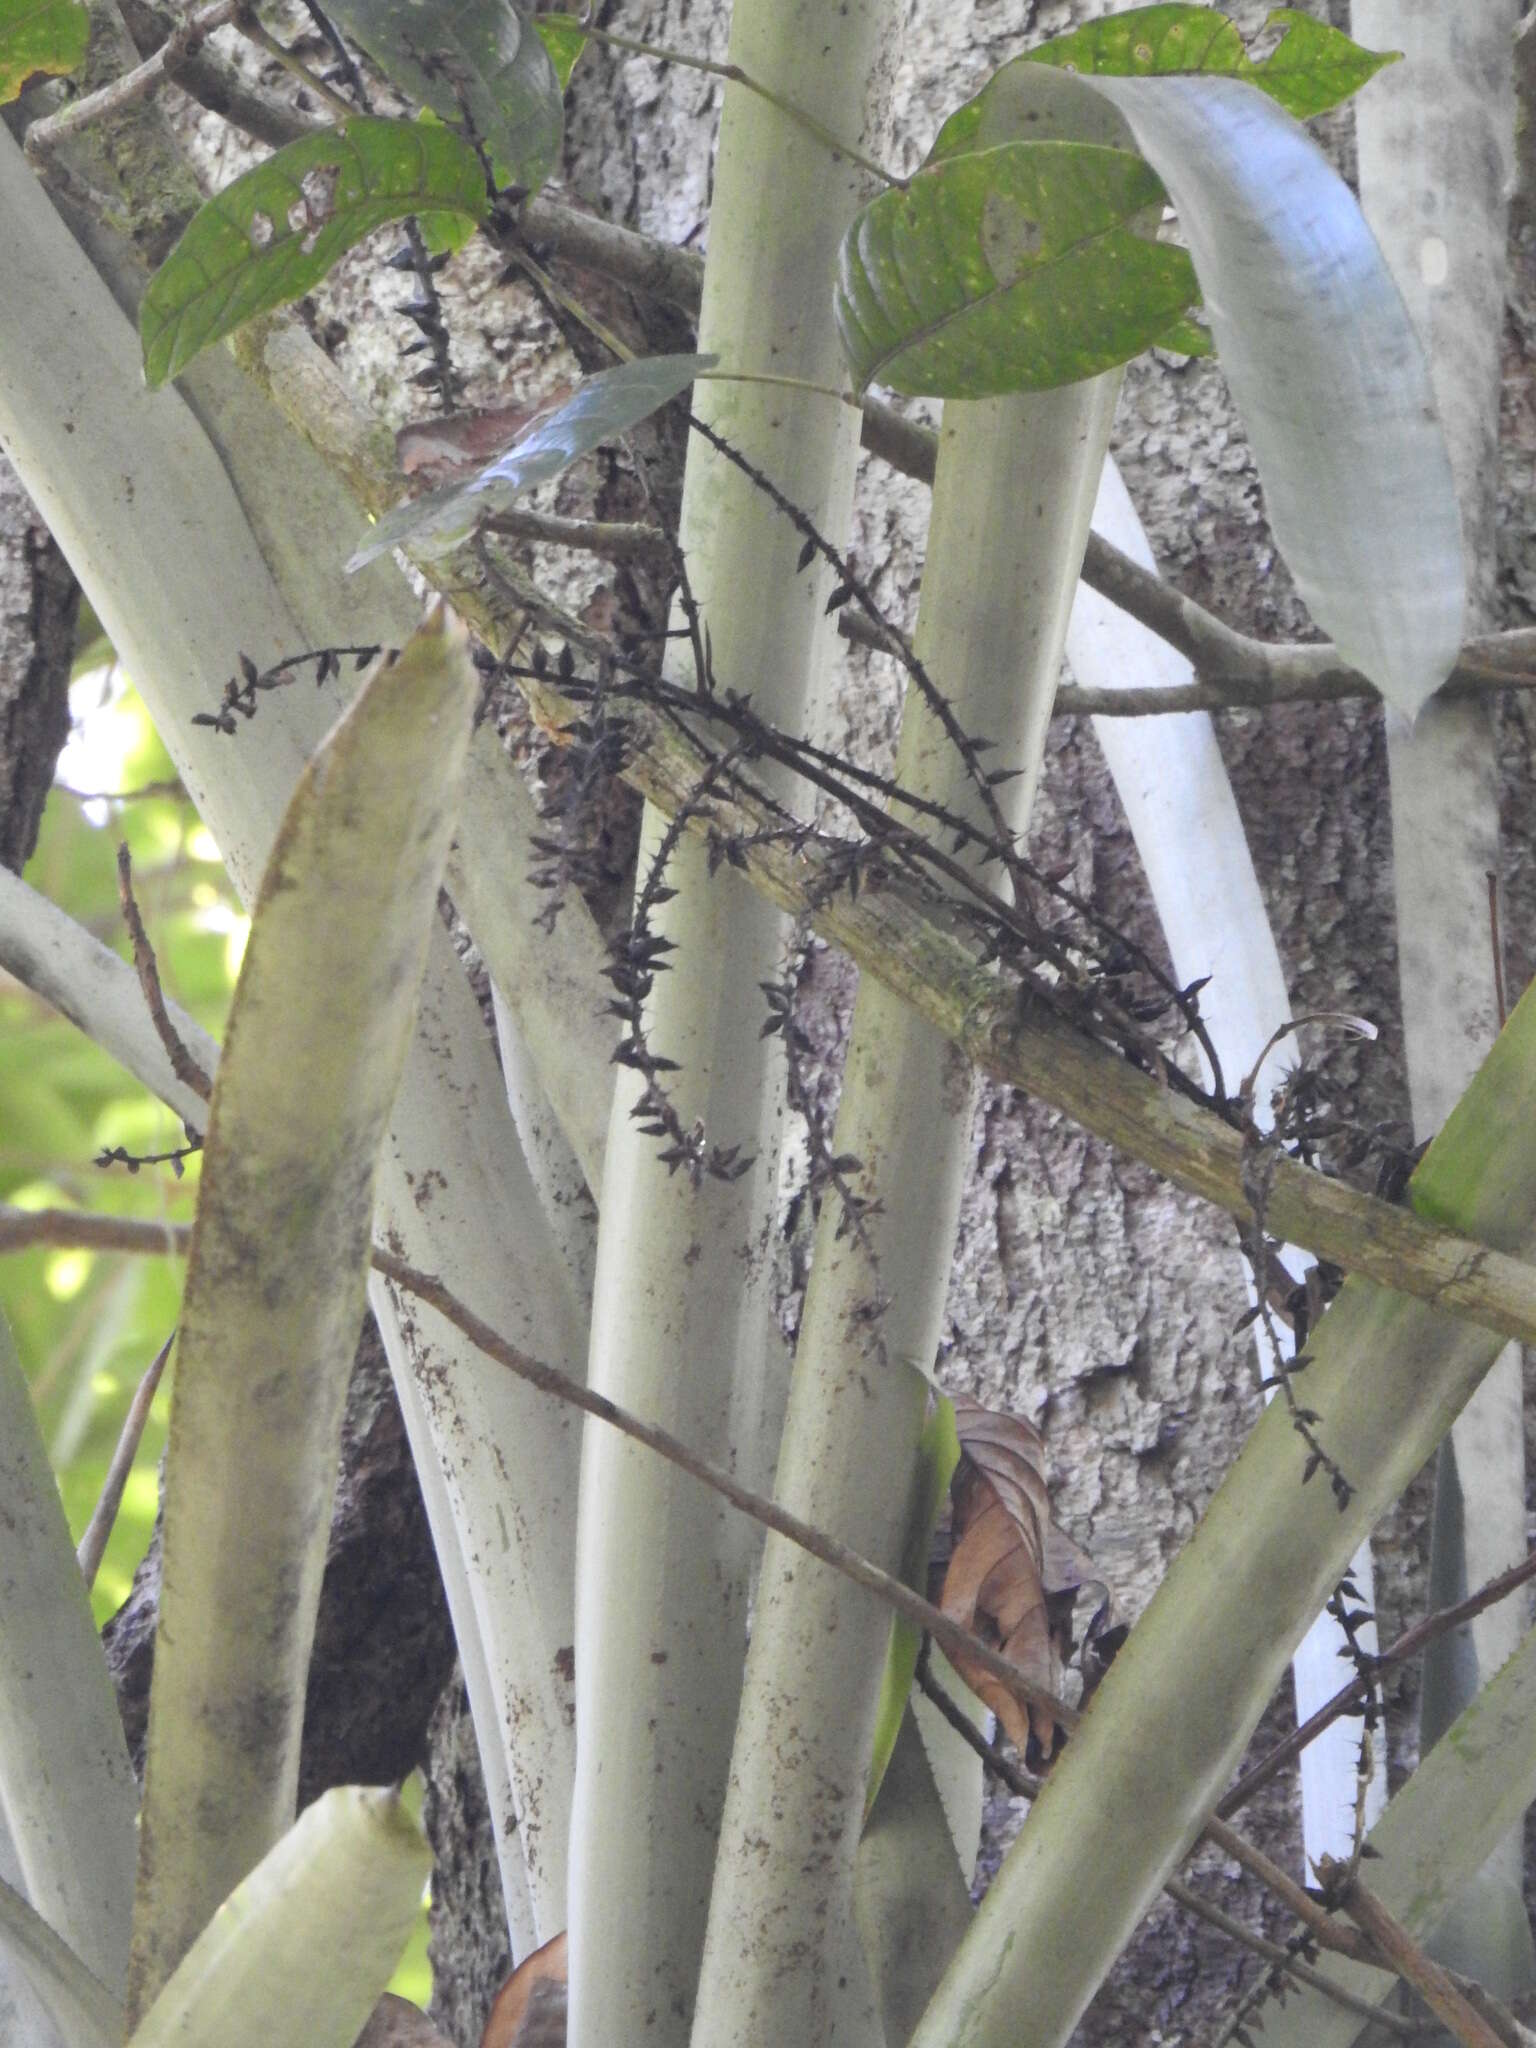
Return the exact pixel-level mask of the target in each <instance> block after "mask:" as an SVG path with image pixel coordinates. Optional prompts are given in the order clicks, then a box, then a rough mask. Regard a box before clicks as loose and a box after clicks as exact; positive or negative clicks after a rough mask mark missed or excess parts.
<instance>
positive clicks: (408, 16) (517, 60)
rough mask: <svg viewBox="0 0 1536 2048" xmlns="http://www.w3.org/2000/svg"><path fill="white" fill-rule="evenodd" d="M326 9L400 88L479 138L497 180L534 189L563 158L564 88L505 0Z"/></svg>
mask: <svg viewBox="0 0 1536 2048" xmlns="http://www.w3.org/2000/svg"><path fill="white" fill-rule="evenodd" d="M328 12H329V13H330V14H331V15H332V16H333V17H334V18H335V20H336V21H337V22H338V23H339V24H340V25H341V27H342V28H344V29H345V30H346V32H347V34H348V35H349V36H351V37H352V38H353V39H354V41H356V42H359V43H361V44H362V46H363V48H364V49H365V50H366V51H367V52H368V54H369V56H370V57H372V58H373V60H374V62H375V63H376V64H377V65H378V66H379V69H380V70H381V71H382V72H383V73H384V74H385V76H386V77H387V78H389V79H390V80H391V81H392V83H393V84H395V85H397V86H399V87H400V89H401V91H402V92H406V93H409V94H410V96H411V97H412V99H416V100H419V101H420V102H421V104H422V105H423V106H425V107H430V108H431V109H432V111H433V112H434V113H435V114H437V115H439V116H441V118H442V119H443V120H444V121H446V122H448V123H450V124H451V125H452V126H454V127H455V128H462V129H464V130H465V131H466V133H467V135H468V137H469V139H470V140H472V141H475V142H480V143H483V144H484V145H485V147H486V148H487V149H488V150H489V151H490V153H491V156H492V158H493V160H494V162H495V165H496V172H497V176H498V178H502V179H505V180H506V181H508V182H509V183H511V184H514V185H524V186H527V187H528V188H529V190H533V189H535V188H536V187H538V186H540V185H542V184H543V182H544V180H545V179H546V178H547V177H548V176H549V174H550V172H551V171H552V170H553V169H554V167H555V165H556V164H557V163H558V162H559V161H560V145H561V142H562V139H563V136H564V123H565V109H564V101H563V92H564V84H563V81H562V79H561V78H560V76H559V74H558V73H557V71H556V69H555V65H554V62H553V60H552V59H551V56H550V53H549V49H548V46H547V45H546V43H545V41H544V39H543V37H542V36H538V35H535V34H533V33H532V31H531V29H530V26H529V24H528V22H527V21H526V20H525V18H524V16H523V15H522V13H521V12H520V11H519V9H517V8H516V7H514V6H513V5H512V0H337V4H336V5H335V6H333V7H331V8H329V9H328ZM574 61H575V60H574V58H573V59H572V62H574Z"/></svg>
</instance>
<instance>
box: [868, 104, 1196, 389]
mask: <svg viewBox="0 0 1536 2048" xmlns="http://www.w3.org/2000/svg"><path fill="white" fill-rule="evenodd" d="M1163 197H1164V195H1163V188H1162V186H1161V185H1160V184H1159V182H1158V179H1157V177H1156V174H1155V173H1154V172H1153V171H1152V170H1151V169H1150V168H1149V167H1148V165H1146V164H1145V163H1143V162H1142V160H1141V158H1140V157H1138V156H1136V155H1135V154H1134V153H1133V152H1131V151H1130V150H1126V149H1110V148H1106V147H1103V146H1102V145H1100V144H1098V143H1088V142H1054V141H1053V142H1007V143H1004V144H1003V145H1002V146H1001V147H999V148H996V149H985V150H980V151H976V152H973V153H971V154H968V155H963V156H955V157H951V158H948V159H946V160H945V161H943V162H941V163H936V164H933V165H930V166H929V167H928V168H926V169H924V170H921V171H919V172H918V174H917V176H916V177H915V178H913V180H912V182H911V184H910V185H908V186H906V187H905V188H904V189H897V190H893V191H889V192H883V193H881V195H880V197H879V198H878V199H876V200H874V201H873V202H872V203H871V204H870V205H869V206H867V207H865V209H864V211H863V212H862V213H861V214H860V215H859V217H858V219H857V220H856V221H855V222H854V224H853V226H852V227H851V228H850V229H849V231H848V234H847V236H846V237H845V239H844V241H843V246H842V250H841V253H840V257H839V262H838V278H837V287H836V296H835V310H836V315H837V323H838V330H839V333H840V334H841V336H842V340H843V347H844V351H845V353H846V354H847V357H848V361H849V364H850V365H851V367H852V369H853V373H854V378H855V380H856V382H857V383H858V385H859V387H860V388H861V389H862V388H863V387H864V386H865V385H867V384H869V383H871V382H873V381H874V380H875V379H877V378H878V379H879V380H880V381H881V382H882V383H885V384H889V385H890V386H891V387H892V388H893V389H894V390H896V391H903V392H908V393H911V394H913V395H917V394H921V393H932V394H935V395H938V396H940V397H944V398H990V397H996V396H998V395H999V394H1001V393H1003V392H1009V391H1042V390H1049V389H1051V388H1053V387H1055V386H1057V385H1061V384H1071V383H1075V382H1076V381H1077V380H1078V379H1079V378H1083V377H1092V376H1096V375H1097V374H1098V373H1099V372H1100V371H1101V370H1108V369H1112V368H1113V367H1114V366H1115V365H1116V364H1117V363H1123V362H1127V361H1129V359H1130V358H1131V357H1132V356H1135V355H1139V354H1140V353H1141V351H1142V350H1143V349H1144V348H1147V347H1150V345H1151V344H1152V343H1153V342H1154V341H1156V340H1157V339H1158V338H1159V336H1161V335H1162V334H1163V333H1164V331H1165V330H1166V329H1168V328H1169V327H1170V326H1171V325H1172V324H1173V323H1174V322H1175V321H1176V320H1178V319H1179V318H1180V317H1181V316H1182V315H1183V314H1184V313H1185V312H1186V310H1187V309H1188V308H1189V307H1190V306H1192V305H1193V304H1195V302H1196V301H1197V300H1198V298H1199V296H1200V288H1199V285H1198V284H1197V282H1196V279H1195V273H1194V268H1193V266H1192V264H1191V263H1190V260H1189V257H1188V256H1187V255H1186V254H1185V252H1184V251H1183V250H1182V249H1176V248H1173V247H1171V246H1169V245H1167V244H1165V243H1161V242H1155V241H1150V240H1148V239H1147V237H1146V235H1145V233H1143V232H1139V230H1140V229H1143V228H1144V227H1145V225H1146V217H1147V214H1148V209H1149V208H1160V207H1161V206H1162V203H1163ZM1154 217H1155V216H1154Z"/></svg>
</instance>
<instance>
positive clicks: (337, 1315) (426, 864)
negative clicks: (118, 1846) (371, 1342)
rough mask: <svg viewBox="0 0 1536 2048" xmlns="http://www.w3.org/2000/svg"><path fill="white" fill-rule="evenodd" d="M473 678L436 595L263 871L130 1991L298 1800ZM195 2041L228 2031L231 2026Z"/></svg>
mask: <svg viewBox="0 0 1536 2048" xmlns="http://www.w3.org/2000/svg"><path fill="white" fill-rule="evenodd" d="M478 689H479V685H478V682H477V679H476V675H475V671H474V666H473V664H472V663H471V661H470V659H469V653H468V647H467V640H466V635H465V634H464V631H463V629H462V628H460V627H457V626H454V625H451V624H449V623H448V622H447V620H446V617H445V615H444V614H443V613H442V612H441V611H439V612H438V613H437V614H435V615H434V617H433V618H432V619H429V620H428V622H427V624H426V625H425V626H423V627H422V629H421V630H420V631H419V632H418V633H417V634H415V635H414V637H413V638H412V639H411V640H410V642H409V643H408V644H407V646H406V648H405V650H404V652H403V653H402V654H401V655H400V657H399V659H398V660H397V661H394V662H390V661H389V659H388V658H387V657H386V658H384V659H382V660H381V661H380V662H378V663H377V664H376V665H375V667H374V669H373V671H372V673H371V674H370V675H369V677H368V679H367V680H366V681H365V682H364V684H363V687H362V689H361V691H360V693H359V695H358V696H357V697H356V698H355V699H354V701H353V703H352V705H351V706H350V707H349V709H348V710H347V711H346V712H345V713H344V715H343V716H342V717H341V719H340V720H339V721H338V722H337V724H336V725H335V726H334V727H333V728H332V730H331V731H330V733H329V734H327V736H326V738H325V740H324V741H323V742H322V744H321V746H320V748H319V750H318V751H317V752H316V754H315V755H314V756H313V758H312V759H311V760H310V762H309V763H308V765H307V766H306V768H305V770H304V773H303V774H302V776H301V777H300V778H299V782H298V786H297V788H296V790H295V792H294V795H293V797H292V799H291V801H290V803H289V805H288V810H287V813H286V815H285V817H284V819H283V822H282V824H281V826H280V828H279V830H278V834H277V839H276V843H275V845H274V847H273V849H272V853H271V855H270V857H269V859H268V862H267V867H266V872H265V874H264V876H263V878H262V884H261V891H260V895H259V897H258V900H257V904H256V911H255V915H254V918H253V920H252V924H251V935H250V941H249V943H248V945H247V947H246V953H245V960H244V963H243V965H242V967H241V970H240V981H239V985H238V987H237V988H236V990H235V1000H234V1005H233V1008H232V1009H231V1012H230V1018H229V1026H228V1030H227V1032H226V1034H225V1041H224V1050H223V1054H222V1056H221V1058H220V1061H219V1069H218V1077H217V1080H216V1081H215V1083H214V1093H213V1101H212V1104H211V1106H210V1110H209V1123H208V1136H207V1145H206V1149H205V1151H204V1153H203V1171H202V1184H201V1188H200V1190H199V1198H198V1207H197V1220H196V1224H195V1226H194V1230H193V1238H192V1252H191V1257H190V1260H189V1262H188V1267H187V1280H186V1291H185V1295H184V1298H183V1303H182V1314H181V1321H180V1325H179V1334H178V1338H177V1349H176V1362H175V1373H174V1385H173V1388H172V1394H171V1430H170V1447H169V1451H168V1455H167V1460H166V1476H165V1488H164V1503H165V1515H164V1577H163V1584H162V1590H161V1603H162V1604H161V1614H162V1616H164V1617H165V1618H166V1619H165V1626H164V1628H163V1629H162V1631H161V1633H160V1635H159V1636H158V1638H157V1646H156V1651H155V1682H154V1688H153V1696H152V1698H151V1702H150V1713H149V1740H148V1764H147V1786H148V1789H147V1791H146V1794H145V1803H144V1821H143V1837H144V1840H145V1841H146V1842H148V1843H152V1844H153V1853H152V1854H146V1856H145V1858H144V1862H143V1865H142V1869H141V1883H140V1885H139V1889H138V1893H137V1897H136V1900H135V1911H136V1921H135V1942H136V1946H135V1950H134V1960H133V1970H132V1977H131V1983H132V1985H133V1988H134V1991H135V1993H136V1995H137V1996H138V1998H139V1999H140V2000H143V1999H145V1998H147V1997H149V1996H151V1995H153V1994H154V1993H155V1992H157V1991H158V1990H159V1989H160V1987H161V1986H162V1984H163V1983H164V1981H165V1979H166V1978H167V1977H168V1976H169V1975H170V1972H171V1971H172V1970H173V1969H174V1968H175V1966H176V1965H177V1964H178V1963H179V1962H180V1961H181V1959H182V1957H183V1956H184V1955H185V1954H186V1952H187V1950H188V1948H189V1947H190V1946H191V1944H192V1942H193V1940H194V1939H195V1938H196V1936H197V1935H198V1933H199V1931H200V1930H201V1929H202V1928H203V1927H204V1926H206V1924H207V1922H208V1920H209V1918H210V1916H211V1915H212V1914H213V1913H214V1912H215V1910H216V1909H217V1908H218V1906H219V1903H220V1901H221V1900H223V1899H225V1898H226V1897H227V1895H228V1894H229V1893H230V1892H232V1891H233V1890H234V1888H235V1886H236V1885H237V1884H239V1883H240V1881H241V1880H242V1879H243V1878H244V1877H245V1876H246V1874H247V1873H248V1872H249V1871H250V1870H252V1869H253V1867H254V1866H255V1865H256V1864H257V1863H258V1862H259V1861H260V1859H261V1858H262V1857H263V1856H265V1855H266V1854H267V1852H268V1851H269V1850H270V1849H271V1848H272V1847H273V1845H274V1843H276V1842H277V1841H278V1839H279V1837H280V1836H281V1835H282V1833H283V1831H284V1829H285V1828H286V1827H287V1826H288V1825H289V1823H290V1822H291V1820H292V1818H293V1802H294V1794H295V1789H296V1785H297V1773H298V1741H299V1732H300V1724H301V1721H302V1716H303V1708H304V1680H305V1673H306V1670H307V1668H308V1661H309V1650H310V1642H311V1637H312V1634H313V1630H314V1619H315V1605H316V1601H317V1600H318V1597H319V1591H320V1577H321V1572H322V1569H323V1566H324V1561H325V1547H326V1540H327V1534H328V1531H329V1528H330V1503H331V1494H332V1490H333V1487H334V1483H335V1472H336V1447H337V1444H338V1442H339V1439H340V1430H341V1415H342V1406H343V1403H344V1401H345V1397H346V1389H347V1381H348V1378H349V1375H350V1372H351V1366H352V1358H353V1353H354V1351H355V1350H356V1346H357V1332H358V1329H359V1327H360V1325H361V1322H362V1318H363V1313H364V1306H365V1294H366V1287H367V1277H368V1253H369V1241H370V1237H371V1232H372V1222H373V1201H374V1180H375V1173H376V1168H377V1161H378V1155H379V1150H380V1147H381V1146H382V1144H383V1141H384V1134H385V1130H386V1127H387V1125H388V1121H389V1115H390V1110H391V1108H392V1106H393V1103H394V1099H395V1093H396V1090H397V1088H398V1086H399V1081H400V1073H401V1069H402V1067H403V1065H404V1061H405V1055H406V1049H407V1046H408V1044H409V1042H410V1039H411V1035H412V1029H413V1023H414V1019H415V1014H416V999H417V992H418V989H419V987H420V982H421V975H422V969H423V965H424V962H425V959H426V952H427V943H428V938H429V936H430V933H431V931H432V928H433V925H434V922H435V919H436V915H437V911H436V905H437V896H438V888H439V884H440V882H441V878H442V872H443V864H444V861H445V860H446V858H447V853H448V842H449V839H450V837H451V835H452V831H453V825H454V820H455V817H456V805H457V795H458V788H459V783H460V780H461V776H462V770H463V764H464V756H465V752H466V749H467V746H468V740H469V730H470V723H471V717H472V713H473V708H474V703H475V699H476V696H477V694H478ZM236 1613H238V1614H239V1616H240V1625H239V1627H238V1628H231V1627H229V1626H228V1620H229V1617H230V1616H231V1615H233V1614H236ZM408 1925H409V1922H407V1926H408ZM403 1940H404V1933H403V1932H402V1935H401V1941H402V1942H403ZM337 1954H338V1955H339V1954H340V1946H338V1950H337ZM395 1954H398V1946H397V1948H396V1950H395ZM394 1959H395V1957H394V1954H392V1955H391V1956H390V1957H389V1960H388V1963H387V1964H386V1965H385V1968H384V1976H383V1978H381V1980H380V1982H379V1985H378V1986H377V1987H376V1992H377V1990H380V1989H382V1988H383V1982H384V1981H385V1980H386V1979H387V1978H388V1974H389V1968H390V1967H392V1965H393V1962H394ZM275 1974H284V1973H281V1972H279V1973H275ZM376 1992H375V1995H376ZM364 2015H366V2008H365V2009H364ZM360 2025H361V2018H359V2020H358V2021H357V2022H356V2023H355V2025H354V2032H355V2030H356V2026H360ZM301 2037H302V2038H303V2039H305V2040H306V2041H316V2042H317V2041H318V2039H319V2036H318V2034H313V2033H307V2032H305V2031H304V2030H303V2029H299V2030H298V2031H297V2032H295V2031H294V2030H293V2029H291V2028H288V2027H276V2028H274V2030H273V2032H272V2034H271V2036H270V2037H269V2038H270V2039H272V2040H274V2041H287V2040H290V2039H297V2038H301ZM170 2038H173V2039H175V2038H182V2037H178V2036H175V2035H172V2036H171V2037H170ZM185 2038H187V2039H194V2038H195V2039H198V2040H208V2041H215V2040H216V2041H219V2042H220V2043H221V2044H224V2048H227V2044H228V2043H229V2042H230V2041H231V2040H232V2039H233V2038H234V2037H233V2036H232V2035H231V2034H230V2033H228V2032H224V2031H220V2030H218V2029H211V2030H209V2031H206V2032H200V2031H198V2030H195V2029H193V2030H191V2031H190V2032H189V2033H188V2035H187V2036H186V2037H185ZM351 2039H352V2036H350V2035H349V2036H347V2037H346V2040H347V2042H350V2040H351Z"/></svg>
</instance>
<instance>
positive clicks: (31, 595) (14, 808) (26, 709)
mask: <svg viewBox="0 0 1536 2048" xmlns="http://www.w3.org/2000/svg"><path fill="white" fill-rule="evenodd" d="M79 602H80V592H79V588H78V586H77V585H76V583H75V579H74V577H73V576H72V575H71V574H70V571H69V565H68V564H67V563H66V561H65V560H64V557H63V556H62V555H61V554H60V553H59V550H58V548H57V547H56V546H55V545H54V542H53V539H52V537H51V536H50V534H49V532H48V529H47V528H46V527H45V526H44V525H43V523H42V521H41V520H40V519H39V518H38V516H37V514H36V512H35V511H34V510H33V508H32V501H31V499H30V498H29V497H28V496H27V494H26V492H25V491H24V490H23V489H22V488H21V485H20V484H19V483H18V482H17V481H16V475H15V472H14V471H13V470H12V468H11V466H10V464H9V463H8V462H7V461H6V460H5V458H4V456H3V455H0V861H3V862H4V864H5V866H6V867H8V868H12V869H14V870H15V872H16V873H17V874H20V872H21V870H22V868H23V867H24V866H25V865H26V862H27V860H28V858H29V856H30V855H31V852H32V849H33V847H34V846H35V845H36V844H37V828H38V825H39V824H40V823H41V821H42V815H43V803H44V800H45V798H46V797H47V795H48V789H49V785H50V784H51V783H52V781H53V769H54V763H55V762H56V761H57V760H58V758H59V751H60V749H61V748H62V747H63V745H64V742H65V740H66V739H67V738H68V737H69V668H70V660H71V657H72V654H73V651H74V637H75V613H76V611H77V609H78V607H79Z"/></svg>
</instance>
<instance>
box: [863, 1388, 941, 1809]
mask: <svg viewBox="0 0 1536 2048" xmlns="http://www.w3.org/2000/svg"><path fill="white" fill-rule="evenodd" d="M909 1370H914V1371H915V1370H916V1368H915V1367H911V1368H909ZM959 1462H960V1437H959V1433H958V1431H957V1430H956V1428H955V1406H954V1403H953V1402H952V1401H951V1400H949V1399H948V1397H947V1396H945V1395H943V1394H939V1393H935V1395H934V1402H933V1407H932V1409H931V1410H930V1412H929V1416H928V1420H927V1421H926V1422H925V1423H924V1424H923V1433H922V1436H921V1437H920V1438H919V1440H918V1446H917V1490H916V1497H915V1500H914V1503H913V1509H912V1519H911V1521H910V1522H909V1523H908V1525H907V1542H906V1548H905V1550H904V1551H903V1552H902V1559H901V1576H902V1580H903V1582H904V1583H905V1584H906V1585H909V1586H911V1587H912V1588H913V1589H914V1591H916V1592H922V1591H924V1589H925V1587H926V1584H927V1578H928V1546H929V1544H930V1543H931V1541H932V1540H933V1532H934V1528H935V1526H936V1525H937V1523H938V1519H939V1510H940V1509H941V1508H942V1507H943V1505H944V1499H945V1496H946V1495H947V1494H948V1492H949V1482H950V1480H951V1479H953V1478H954V1476H955V1467H956V1466H957V1465H958V1464H959ZM922 1646H923V1645H922V1636H921V1634H920V1633H919V1631H918V1630H917V1628H915V1627H914V1625H913V1624H912V1623H911V1622H910V1621H906V1620H904V1619H903V1618H902V1617H901V1616H900V1615H898V1616H897V1617H896V1619H895V1620H894V1621H893V1622H892V1624H891V1642H890V1648H889V1650H888V1651H887V1652H886V1659H885V1671H884V1674H883V1676H882V1678H881V1680H880V1706H879V1710H878V1712H877V1714H876V1717H875V1748H874V1756H873V1759H872V1761H871V1763H870V1767H869V1789H868V1791H867V1792H866V1793H865V1795H864V1814H865V1818H866V1819H867V1818H868V1817H869V1814H870V1811H871V1809H872V1808H873V1806H874V1803H875V1799H876V1797H877V1795H878V1793H879V1791H880V1785H881V1781H882V1779H883V1778H884V1777H885V1773H886V1767H887V1766H888V1765H889V1763H890V1761H891V1756H892V1753H893V1752H894V1750H895V1748H896V1738H897V1736H898V1735H899V1734H900V1733H901V1723H902V1718H903V1716H904V1715H905V1714H906V1711H907V1695H908V1694H909V1693H910V1692H911V1690H912V1677H913V1673H914V1672H915V1671H916V1670H917V1658H918V1652H919V1651H920V1650H921V1649H922Z"/></svg>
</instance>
